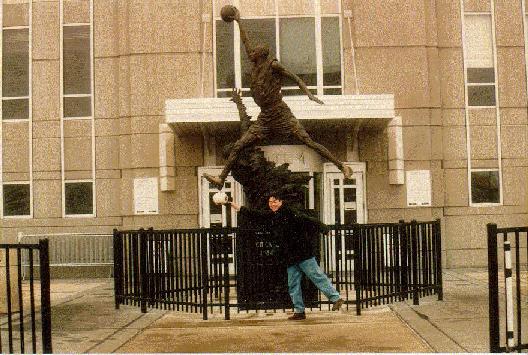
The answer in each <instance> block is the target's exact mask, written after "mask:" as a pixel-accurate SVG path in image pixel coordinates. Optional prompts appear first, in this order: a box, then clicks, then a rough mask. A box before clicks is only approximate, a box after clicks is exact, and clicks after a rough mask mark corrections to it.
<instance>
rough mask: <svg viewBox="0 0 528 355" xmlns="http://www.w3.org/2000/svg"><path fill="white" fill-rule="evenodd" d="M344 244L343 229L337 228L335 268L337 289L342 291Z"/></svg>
mask: <svg viewBox="0 0 528 355" xmlns="http://www.w3.org/2000/svg"><path fill="white" fill-rule="evenodd" d="M342 244H343V230H342V229H337V230H336V238H335V239H334V255H335V269H336V277H335V283H336V290H337V292H341V265H340V264H341V262H342V260H343V259H344V257H345V256H344V255H343V252H344V251H343V250H342V248H341V245H342Z"/></svg>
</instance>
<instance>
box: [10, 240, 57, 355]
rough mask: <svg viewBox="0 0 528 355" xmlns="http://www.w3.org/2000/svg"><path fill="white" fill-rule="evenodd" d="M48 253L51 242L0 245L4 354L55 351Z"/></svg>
mask: <svg viewBox="0 0 528 355" xmlns="http://www.w3.org/2000/svg"><path fill="white" fill-rule="evenodd" d="M48 251H49V247H48V240H47V239H45V240H40V241H39V243H38V244H0V353H51V352H52V344H51V303H50V270H49V252H48ZM22 260H27V262H28V264H27V269H28V270H26V272H25V275H26V279H25V280H23V269H24V268H26V266H24V265H23V262H22ZM37 267H38V269H37ZM39 308H40V312H38V310H39ZM39 313H40V315H39Z"/></svg>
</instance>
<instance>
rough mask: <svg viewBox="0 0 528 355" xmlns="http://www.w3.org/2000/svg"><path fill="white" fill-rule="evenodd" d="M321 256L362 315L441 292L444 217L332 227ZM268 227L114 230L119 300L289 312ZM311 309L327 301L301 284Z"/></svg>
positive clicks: (201, 309) (203, 309) (200, 309)
mask: <svg viewBox="0 0 528 355" xmlns="http://www.w3.org/2000/svg"><path fill="white" fill-rule="evenodd" d="M330 227H331V229H330V232H329V233H327V234H326V235H320V238H319V245H318V249H319V256H320V257H319V262H320V265H321V267H322V268H323V270H324V271H325V272H326V273H327V275H328V276H329V277H330V279H331V280H332V282H333V283H334V285H335V286H336V288H337V289H338V291H339V292H340V293H341V295H342V297H343V298H344V299H345V304H346V307H347V308H348V307H353V306H354V305H355V309H356V312H357V314H360V313H361V309H362V308H367V307H371V306H374V305H379V304H386V303H391V302H395V301H400V300H404V299H409V298H412V299H413V300H414V303H415V304H418V302H419V298H420V297H423V296H426V295H432V294H436V295H438V298H439V299H440V300H441V299H442V273H441V269H442V266H441V231H440V220H436V221H433V222H416V221H413V222H407V223H406V222H403V221H400V223H393V224H357V225H347V226H341V225H335V226H330ZM275 250H276V248H275V245H274V242H273V241H272V240H270V238H269V233H268V232H267V231H265V230H242V229H238V228H221V229H189V230H163V231H157V230H153V229H152V228H151V229H148V230H145V229H141V230H131V231H118V230H114V278H115V304H116V308H119V306H120V305H121V304H128V305H136V306H140V307H141V310H142V311H143V312H146V310H147V308H148V307H156V308H163V309H173V310H182V311H186V312H195V313H202V314H203V319H207V317H208V314H209V313H218V312H221V313H224V315H225V319H229V318H230V312H231V308H236V311H237V312H241V311H246V312H249V311H250V310H259V309H266V310H269V309H273V310H274V311H276V310H280V309H282V310H286V309H291V307H292V305H291V302H290V299H289V296H288V293H287V276H286V270H285V266H284V265H283V264H281V262H280V258H278V257H277V256H276V255H274V253H275ZM304 286H305V290H304V293H303V294H304V296H305V298H307V302H306V303H307V306H308V307H310V308H318V309H323V308H325V309H330V307H331V305H330V302H329V301H328V300H326V299H322V298H321V295H320V294H319V292H318V291H317V290H316V289H314V288H313V286H312V285H311V284H310V283H308V282H306V283H305V285H304Z"/></svg>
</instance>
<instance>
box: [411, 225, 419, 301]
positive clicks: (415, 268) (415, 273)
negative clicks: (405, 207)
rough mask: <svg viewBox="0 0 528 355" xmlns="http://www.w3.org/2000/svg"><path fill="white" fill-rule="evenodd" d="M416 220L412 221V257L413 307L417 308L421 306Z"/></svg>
mask: <svg viewBox="0 0 528 355" xmlns="http://www.w3.org/2000/svg"><path fill="white" fill-rule="evenodd" d="M417 227H418V225H417V224H416V220H414V219H413V220H412V221H411V256H412V290H413V305H415V306H417V305H419V304H420V299H419V296H418V288H419V287H420V284H419V282H418V233H417V229H418V228H417Z"/></svg>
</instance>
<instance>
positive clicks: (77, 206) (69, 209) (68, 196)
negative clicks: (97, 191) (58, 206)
mask: <svg viewBox="0 0 528 355" xmlns="http://www.w3.org/2000/svg"><path fill="white" fill-rule="evenodd" d="M64 192H65V210H66V215H70V216H71V215H92V214H93V184H92V182H91V181H89V182H66V183H65V184H64Z"/></svg>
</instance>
